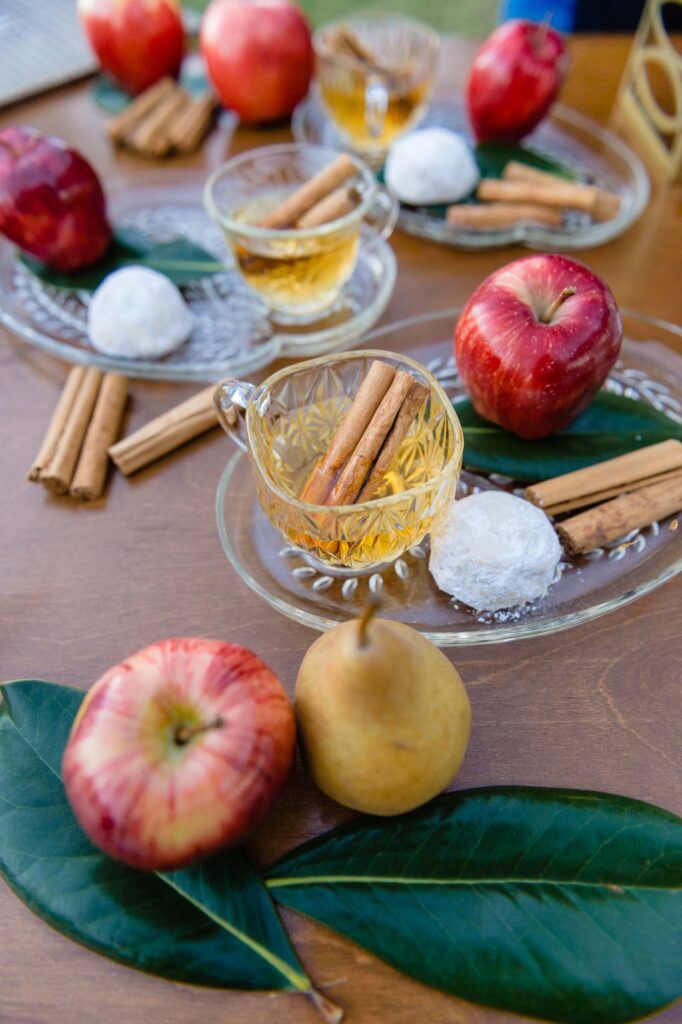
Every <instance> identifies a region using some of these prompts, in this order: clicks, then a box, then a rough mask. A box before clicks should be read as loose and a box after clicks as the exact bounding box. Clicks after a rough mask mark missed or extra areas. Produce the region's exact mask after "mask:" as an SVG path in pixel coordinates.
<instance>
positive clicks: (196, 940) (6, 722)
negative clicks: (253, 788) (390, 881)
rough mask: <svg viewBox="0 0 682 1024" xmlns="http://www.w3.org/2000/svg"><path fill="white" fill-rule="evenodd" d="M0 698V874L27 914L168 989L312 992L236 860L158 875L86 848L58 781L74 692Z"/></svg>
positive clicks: (250, 873)
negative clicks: (172, 983)
mask: <svg viewBox="0 0 682 1024" xmlns="http://www.w3.org/2000/svg"><path fill="white" fill-rule="evenodd" d="M1 691H2V696H3V700H4V703H3V705H2V706H0V874H2V875H3V876H4V878H5V879H6V881H7V882H8V883H9V885H10V886H11V887H12V888H13V889H14V891H15V892H16V893H17V895H18V896H20V897H21V899H23V900H24V901H25V902H26V903H27V904H28V906H29V907H31V909H32V910H33V911H35V913H37V914H39V915H40V916H41V917H42V918H44V919H45V920H46V921H47V922H48V923H49V924H51V925H52V926H53V927H55V928H57V929H58V930H59V931H61V932H63V933H64V934H65V935H68V936H69V937H70V938H72V939H75V940H76V941H77V942H80V943H82V944H83V945H86V946H89V947H90V948H91V949H94V950H96V951H97V952H99V953H102V954H104V955H105V956H108V957H111V958H112V959H114V960H119V961H121V962H122V963H124V964H128V965H129V966H131V967H138V968H140V969H142V970H145V971H149V972H151V973H154V974H160V975H162V976H164V977H166V978H171V979H173V980H176V981H185V982H193V983H195V984H200V985H213V986H217V987H221V988H246V989H294V990H298V991H302V992H308V991H309V989H310V981H309V979H308V978H307V977H306V975H305V972H304V970H303V968H302V967H301V965H300V963H299V962H298V959H297V957H296V954H295V952H294V950H293V949H292V947H291V945H290V943H289V940H288V937H287V934H286V932H285V930H284V928H283V926H282V924H281V922H280V920H279V917H278V915H277V911H276V910H275V908H274V906H273V904H272V901H271V899H270V897H269V896H268V894H267V891H266V890H265V887H264V886H263V884H262V882H261V880H260V877H259V876H258V874H257V873H256V871H255V870H254V868H253V867H252V866H251V864H250V862H249V860H248V858H247V857H246V855H245V854H244V853H243V852H242V851H241V850H235V851H232V852H228V853H223V854H219V855H218V856H216V857H214V858H212V859H211V860H210V861H206V862H204V863H203V864H199V865H197V866H195V867H191V868H186V869H184V870H183V871H176V872H172V873H169V874H168V875H163V874H158V875H157V874H154V873H150V872H144V871H138V870H135V869H133V868H129V867H127V866H126V865H124V864H121V863H120V862H118V861H114V860H111V859H110V858H109V857H106V856H105V855H104V854H101V853H100V852H99V851H98V850H96V849H95V848H94V847H93V846H92V844H91V843H90V841H89V840H88V839H87V837H86V836H85V834H84V833H83V831H82V830H81V828H80V826H79V825H78V823H77V821H76V819H75V818H74V816H73V813H72V811H71V808H70V806H69V803H68V800H67V798H66V794H65V791H64V787H63V785H62V781H61V778H60V768H61V760H62V754H63V751H64V747H65V745H66V741H67V738H68V734H69V730H70V728H71V723H72V721H73V718H74V716H75V714H76V711H77V709H78V707H79V705H80V702H81V700H82V698H83V694H82V692H81V691H79V690H74V689H71V688H70V687H65V686H58V685H56V684H55V683H46V682H41V681H38V680H21V681H18V682H14V683H7V684H5V685H4V686H3V687H2V688H1Z"/></svg>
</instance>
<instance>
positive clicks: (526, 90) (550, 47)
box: [467, 19, 569, 142]
mask: <svg viewBox="0 0 682 1024" xmlns="http://www.w3.org/2000/svg"><path fill="white" fill-rule="evenodd" d="M568 63H569V62H568V54H567V53H566V47H565V45H564V40H563V37H562V36H561V35H560V34H559V33H558V32H557V31H556V30H555V29H553V28H551V27H550V26H549V25H546V24H541V25H538V24H536V23H535V22H533V21H525V20H523V19H513V20H511V21H506V22H504V23H503V24H502V25H500V26H499V28H496V29H495V31H494V32H493V34H492V35H491V36H490V37H489V38H488V39H486V41H485V42H484V44H483V46H482V47H481V48H480V50H479V51H478V53H477V54H476V56H475V57H474V62H473V64H472V65H471V70H470V72H469V80H468V83H467V105H468V108H469V118H470V120H471V126H472V128H473V130H474V135H475V136H476V138H477V139H478V140H479V142H485V141H489V140H498V141H503V142H518V140H519V139H522V138H523V136H524V135H527V134H528V132H530V131H532V130H533V128H535V126H536V125H537V124H539V122H540V121H541V120H542V118H543V117H544V116H545V114H546V113H547V111H548V110H549V108H550V107H551V105H552V103H553V102H554V100H555V99H556V98H557V95H558V94H559V90H560V89H561V86H562V85H563V81H564V78H565V76H566V72H567V70H568Z"/></svg>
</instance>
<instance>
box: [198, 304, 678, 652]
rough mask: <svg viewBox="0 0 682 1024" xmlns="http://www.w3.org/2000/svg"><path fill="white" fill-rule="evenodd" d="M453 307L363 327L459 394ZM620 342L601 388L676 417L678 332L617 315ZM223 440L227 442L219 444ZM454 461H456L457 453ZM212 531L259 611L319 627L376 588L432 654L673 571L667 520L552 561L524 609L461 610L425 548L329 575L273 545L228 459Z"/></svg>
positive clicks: (582, 618) (243, 464)
mask: <svg viewBox="0 0 682 1024" xmlns="http://www.w3.org/2000/svg"><path fill="white" fill-rule="evenodd" d="M457 315H458V310H457V309H450V310H445V311H440V312H438V313H432V314H427V315H425V316H417V317H412V318H410V319H408V320H402V321H398V322H397V323H394V324H390V325H388V326H386V327H381V328H378V329H377V330H375V331H373V332H372V333H371V334H370V335H369V337H368V338H366V339H365V341H366V343H367V344H368V345H369V344H371V345H372V347H373V348H385V349H387V350H390V351H407V352H408V353H409V354H410V355H411V356H413V357H414V358H415V359H418V360H420V361H421V362H423V363H424V364H425V365H426V366H427V367H428V368H429V369H430V370H431V372H432V373H434V374H435V375H436V376H437V377H438V379H439V380H440V381H441V383H442V384H443V386H444V387H445V388H446V390H447V391H448V393H449V394H450V395H452V396H453V397H456V396H458V395H461V394H462V387H461V383H460V381H459V378H458V375H457V370H456V367H455V362H454V358H453V356H452V335H453V330H454V325H455V322H456V319H457ZM623 321H624V325H625V332H626V340H625V342H624V344H623V350H622V357H621V359H620V360H619V362H618V364H617V366H616V367H615V368H614V371H613V373H612V374H611V376H610V377H609V380H608V382H607V385H606V386H607V388H608V389H609V390H612V391H616V392H619V393H621V394H625V395H627V396H628V397H631V398H634V399H637V400H639V401H642V402H647V403H649V404H651V405H653V406H655V407H656V408H657V409H660V410H661V411H663V412H666V413H667V414H668V415H670V416H671V417H672V418H673V419H675V420H677V421H678V422H682V357H681V356H679V355H677V354H676V353H675V352H674V351H672V350H671V349H672V346H675V345H676V346H677V348H678V349H679V348H680V346H681V345H682V328H680V327H676V326H674V325H672V324H667V323H664V322H663V321H658V320H655V319H652V318H647V317H643V316H640V315H638V314H635V313H628V312H625V313H623ZM226 444H228V445H229V441H227V439H226ZM465 461H466V454H465ZM486 488H503V489H507V490H514V484H513V481H511V480H509V479H507V478H504V477H500V476H496V475H492V476H490V477H485V476H481V475H475V474H472V473H468V472H464V473H463V474H462V479H461V483H460V488H459V491H458V493H459V495H460V496H463V495H464V494H467V493H471V492H473V491H475V490H476V489H486ZM216 515H217V522H218V531H219V533H220V539H221V541H222V545H223V549H224V551H225V554H226V556H227V559H228V561H229V562H230V564H231V565H232V566H233V567H234V568H235V570H236V571H237V572H238V573H239V575H240V576H241V578H242V579H243V580H244V581H245V582H246V583H247V584H248V585H249V586H250V587H251V588H252V590H254V591H255V592H256V593H257V594H260V596H261V597H262V598H263V599H264V600H266V601H267V602H268V603H269V604H271V605H272V606H273V608H276V609H277V610H278V611H280V612H282V613H283V614H284V615H287V616H289V618H292V619H295V620H296V621H298V622H302V623H303V624H304V625H306V626H311V627H312V628H314V629H319V630H325V629H329V628H330V627H331V626H334V625H336V624H337V623H338V622H343V621H345V620H346V619H349V618H352V617H354V616H356V615H358V613H359V612H360V611H361V609H362V608H363V606H364V604H365V600H366V596H367V593H368V591H372V592H374V593H381V596H382V611H381V614H382V615H383V616H386V617H388V618H393V619H397V620H399V621H401V622H406V623H408V624H409V625H411V626H413V627H414V628H415V629H418V630H419V631H420V632H422V633H423V634H424V635H425V636H427V637H428V638H429V639H430V640H433V641H434V643H436V644H438V645H439V646H441V647H450V646H461V645H465V644H489V643H502V642H504V641H510V640H519V639H522V638H525V637H532V636H542V635H543V634H545V633H552V632H555V631H556V630H560V629H568V628H569V627H571V626H577V625H578V624H579V623H581V622H587V621H588V620H590V619H594V618H597V617H598V616H600V615H605V614H606V613H608V612H611V611H614V610H615V609H616V608H620V607H621V606H622V605H625V604H628V603H629V602H630V601H634V600H636V599H637V598H638V597H641V596H642V595H644V594H648V593H649V592H650V591H651V590H654V589H655V588H656V587H658V586H660V585H661V584H662V583H665V582H666V580H669V579H672V577H673V576H675V575H676V574H677V573H678V572H680V570H681V569H682V525H681V526H680V528H679V529H678V528H677V526H676V522H677V520H676V519H671V520H666V521H663V522H660V523H655V524H653V525H652V526H650V527H647V528H646V529H643V530H639V531H633V532H632V533H631V534H628V535H627V536H626V537H622V538H620V539H619V540H618V541H615V542H614V543H613V544H611V545H610V546H609V547H608V548H598V549H597V550H595V551H593V552H590V553H589V554H588V555H586V556H583V557H581V558H577V559H575V560H572V561H569V560H564V561H563V562H562V564H561V566H560V567H559V573H558V579H557V582H556V583H555V584H554V585H553V586H552V587H551V588H550V590H549V592H548V593H547V594H546V595H545V597H544V598H542V599H541V600H539V601H537V602H536V603H534V604H532V605H528V606H525V607H523V608H515V609H510V610H507V611H499V612H494V613H491V612H486V613H483V614H480V613H477V612H475V611H472V610H471V609H469V608H466V607H465V606H462V605H459V604H457V603H456V602H454V601H453V600H452V599H451V598H449V597H448V595H447V594H444V593H442V592H441V591H439V590H438V588H437V587H436V585H435V583H434V582H433V579H432V578H431V575H430V573H429V571H428V541H427V542H424V543H422V544H420V545H419V546H418V547H416V548H412V549H411V550H410V551H409V553H408V554H406V555H405V557H403V558H399V559H398V560H397V561H395V562H394V563H393V564H392V565H390V566H388V567H387V568H385V569H384V570H383V571H382V572H374V573H372V574H371V575H365V576H348V575H346V576H344V575H338V576H333V575H331V574H329V573H325V572H324V571H323V570H321V569H318V568H316V567H315V566H313V565H311V564H309V563H308V562H307V561H306V557H305V555H304V553H303V552H301V551H299V550H298V549H296V548H292V547H289V546H287V545H286V544H285V542H284V540H283V539H282V536H281V534H280V533H279V532H278V531H277V530H275V529H274V527H272V526H271V525H270V523H269V521H268V520H267V518H266V516H265V514H264V513H263V511H262V510H261V508H260V506H259V505H258V502H257V500H256V492H255V487H254V484H253V480H252V478H251V472H250V465H249V461H248V458H247V457H246V455H244V454H242V453H241V452H237V453H235V454H233V455H232V457H231V458H230V460H229V462H228V464H227V466H226V468H225V471H224V473H223V475H222V478H221V481H220V484H219V487H218V493H217V498H216Z"/></svg>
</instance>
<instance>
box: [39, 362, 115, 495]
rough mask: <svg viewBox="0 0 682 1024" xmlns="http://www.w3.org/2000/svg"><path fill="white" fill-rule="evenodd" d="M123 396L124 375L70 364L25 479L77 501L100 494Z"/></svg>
mask: <svg viewBox="0 0 682 1024" xmlns="http://www.w3.org/2000/svg"><path fill="white" fill-rule="evenodd" d="M126 398H127V381H126V379H125V377H122V376H121V375H120V374H118V373H106V374H103V373H102V371H101V370H97V369H95V368H94V367H89V368H88V369H85V367H83V366H74V368H73V369H72V370H71V372H70V373H69V376H68V378H67V380H66V384H65V386H64V389H63V391H62V393H61V396H60V398H59V401H58V402H57V405H56V407H55V410H54V413H53V414H52V419H51V420H50V424H49V427H48V429H47V433H46V434H45V438H44V440H43V443H42V445H41V447H40V451H39V452H38V455H37V456H36V458H35V461H34V463H33V465H32V466H31V469H30V470H29V473H28V479H29V480H32V481H35V482H37V483H42V484H43V486H45V487H46V488H47V489H48V490H50V491H52V492H53V493H54V494H68V495H69V496H70V497H72V498H76V499H77V500H80V501H93V500H94V499H95V498H99V497H100V495H101V494H102V491H103V490H104V483H105V480H106V474H107V465H108V458H109V457H108V449H109V446H110V445H111V444H112V442H113V441H115V440H116V438H117V437H118V434H119V431H120V428H121V420H122V418H123V410H124V408H125V403H126Z"/></svg>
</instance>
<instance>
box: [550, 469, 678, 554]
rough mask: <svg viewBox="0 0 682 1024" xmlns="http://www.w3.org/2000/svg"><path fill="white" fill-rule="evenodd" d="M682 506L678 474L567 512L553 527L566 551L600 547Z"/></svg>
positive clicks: (569, 552) (589, 549)
mask: <svg viewBox="0 0 682 1024" xmlns="http://www.w3.org/2000/svg"><path fill="white" fill-rule="evenodd" d="M680 509H682V477H675V478H673V479H671V480H664V481H662V482H660V483H656V484H651V485H650V486H649V487H643V488H642V489H641V490H639V491H633V492H632V493H631V494H621V495H620V497H618V498H614V499H613V501H607V502H605V503H604V504H603V505H597V506H595V508H592V509H590V510H589V511H588V512H581V513H580V514H579V515H577V516H571V518H570V519H566V520H565V521H564V522H563V523H559V524H558V526H557V528H556V530H557V533H558V534H559V537H560V538H561V541H562V542H563V545H564V547H565V549H566V551H567V552H568V554H569V555H579V554H583V553H584V552H586V551H592V550H593V549H594V548H598V547H602V546H603V545H604V544H608V543H610V542H611V541H613V540H616V539H617V538H618V537H622V536H623V535H624V534H626V533H629V531H630V530H638V529H641V528H642V527H644V526H649V525H650V524H651V523H655V522H658V521H659V520H660V519H665V518H666V516H670V515H674V514H675V513H676V512H679V511H680Z"/></svg>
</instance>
